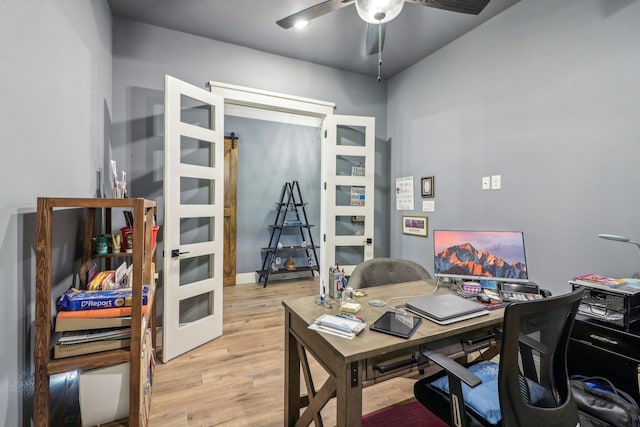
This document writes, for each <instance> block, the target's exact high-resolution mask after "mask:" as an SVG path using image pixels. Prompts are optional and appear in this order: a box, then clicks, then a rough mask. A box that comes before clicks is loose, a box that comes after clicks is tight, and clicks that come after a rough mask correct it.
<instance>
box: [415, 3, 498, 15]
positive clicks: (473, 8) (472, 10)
mask: <svg viewBox="0 0 640 427" xmlns="http://www.w3.org/2000/svg"><path fill="white" fill-rule="evenodd" d="M404 1H405V2H406V3H418V4H421V5H423V6H429V7H435V8H436V9H443V10H449V11H451V12H460V13H468V14H470V15H478V14H480V12H482V11H483V10H484V8H485V7H486V6H487V4H488V3H489V0H404Z"/></svg>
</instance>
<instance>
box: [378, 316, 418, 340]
mask: <svg viewBox="0 0 640 427" xmlns="http://www.w3.org/2000/svg"><path fill="white" fill-rule="evenodd" d="M421 323H422V319H421V318H419V317H415V316H410V315H406V314H400V313H395V312H393V311H387V312H386V313H384V314H383V315H382V316H381V317H380V318H379V319H378V320H376V321H375V322H373V324H372V325H371V326H370V327H369V329H371V330H372V331H376V332H382V333H384V334H389V335H395V336H396V337H401V338H409V337H411V335H413V333H414V332H415V331H416V329H418V326H420V324H421Z"/></svg>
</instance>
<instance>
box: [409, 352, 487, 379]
mask: <svg viewBox="0 0 640 427" xmlns="http://www.w3.org/2000/svg"><path fill="white" fill-rule="evenodd" d="M422 355H423V356H424V357H426V358H428V359H429V360H432V361H433V362H434V363H436V364H438V365H440V366H441V367H442V368H443V369H444V370H445V371H447V374H448V375H449V376H451V375H453V376H454V377H456V378H458V379H459V380H460V381H462V382H464V383H465V384H467V385H468V386H469V387H475V386H477V385H480V384H481V383H482V380H481V379H480V378H478V377H477V376H476V375H474V374H473V373H472V372H471V371H469V370H468V369H467V368H465V367H464V366H462V365H461V364H459V363H458V362H456V361H455V360H453V359H450V358H448V357H447V356H445V355H444V354H442V353H438V352H437V351H431V350H425V351H423V352H422Z"/></svg>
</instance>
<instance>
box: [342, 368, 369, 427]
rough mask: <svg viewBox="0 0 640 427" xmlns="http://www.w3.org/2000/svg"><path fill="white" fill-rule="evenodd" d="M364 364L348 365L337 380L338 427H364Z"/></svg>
mask: <svg viewBox="0 0 640 427" xmlns="http://www.w3.org/2000/svg"><path fill="white" fill-rule="evenodd" d="M363 365H364V362H362V361H360V362H353V363H348V364H346V365H345V366H344V368H343V369H342V370H339V371H338V373H337V374H338V375H337V378H336V398H337V402H336V403H337V405H336V406H337V408H336V409H337V419H336V424H337V426H338V427H342V426H344V427H353V426H361V425H362V372H364V366H363Z"/></svg>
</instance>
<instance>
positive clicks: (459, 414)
mask: <svg viewBox="0 0 640 427" xmlns="http://www.w3.org/2000/svg"><path fill="white" fill-rule="evenodd" d="M582 292H583V290H582V289H577V290H575V291H574V292H571V293H568V294H564V295H560V296H556V297H550V298H545V299H541V300H533V301H527V302H517V303H512V304H510V305H509V306H507V307H506V308H505V311H504V322H503V326H502V329H503V331H502V344H501V349H500V362H499V364H496V363H494V362H491V361H482V362H479V363H476V364H473V365H471V366H469V367H468V369H467V368H465V367H463V366H462V365H460V364H458V363H456V362H455V361H453V360H452V359H449V358H447V357H446V356H444V355H442V354H440V353H435V352H430V351H428V350H427V351H425V352H424V353H423V354H424V355H425V356H426V357H428V358H429V359H431V360H432V361H434V362H435V363H437V364H438V365H440V366H442V367H443V368H444V369H445V372H446V374H443V373H439V374H436V375H433V376H431V377H428V378H424V379H421V380H419V381H418V382H416V383H415V385H414V389H413V390H414V395H415V397H416V399H417V400H418V401H419V402H420V403H422V404H423V405H424V406H425V407H427V408H428V409H429V410H431V411H432V412H433V413H434V414H436V415H437V416H438V417H440V418H441V419H442V420H443V421H445V422H447V423H449V425H455V426H459V427H465V426H474V427H477V426H496V425H497V426H508V427H512V426H514V427H529V426H546V427H548V426H558V427H560V426H562V427H573V426H576V425H577V424H578V409H577V407H576V403H575V401H574V399H573V396H572V394H571V388H570V386H569V377H568V373H567V358H566V352H567V344H568V342H569V337H570V335H571V328H572V326H573V320H574V318H575V315H576V312H577V310H578V305H579V304H580V298H581V297H582ZM461 381H462V382H464V383H466V384H465V385H462V384H461ZM449 390H451V393H452V395H453V398H452V399H450V398H449ZM452 420H453V422H452Z"/></svg>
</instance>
